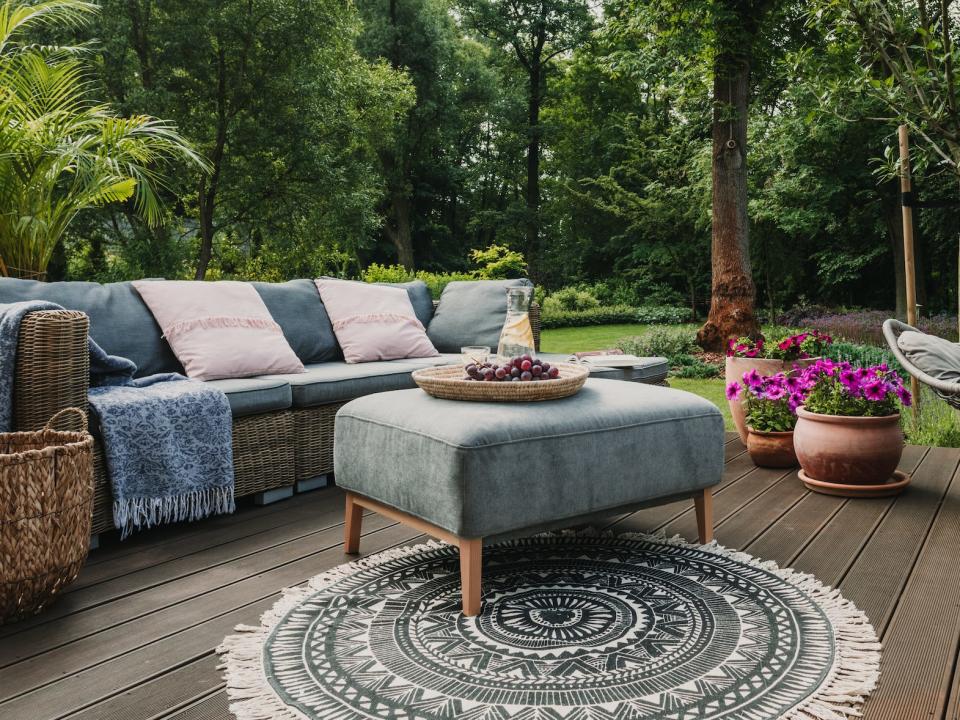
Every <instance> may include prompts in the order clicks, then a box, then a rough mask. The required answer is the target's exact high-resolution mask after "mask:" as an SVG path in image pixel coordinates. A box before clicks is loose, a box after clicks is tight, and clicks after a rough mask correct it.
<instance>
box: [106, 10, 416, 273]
mask: <svg viewBox="0 0 960 720" xmlns="http://www.w3.org/2000/svg"><path fill="white" fill-rule="evenodd" d="M103 5H104V9H105V12H104V14H103V20H102V26H101V27H100V28H99V37H100V38H102V42H103V44H104V48H105V50H106V52H105V58H106V59H105V61H104V63H103V65H102V76H103V83H104V85H105V86H106V87H107V88H108V89H109V90H110V92H111V93H112V94H113V96H114V100H115V102H116V103H117V104H119V105H120V106H121V107H124V108H128V109H130V110H138V109H140V108H154V109H155V111H158V112H163V113H164V114H166V115H167V116H169V117H172V118H174V119H175V120H176V121H177V123H178V125H179V126H180V127H181V128H182V130H183V132H184V134H186V135H187V136H188V137H189V138H190V139H192V140H194V141H195V142H196V143H197V145H198V146H199V147H200V149H201V150H202V151H203V152H204V154H205V155H206V157H208V158H209V160H210V163H211V165H212V170H211V172H210V173H209V174H208V175H205V176H202V177H201V176H199V175H193V176H189V177H184V178H183V183H182V185H181V186H180V187H179V188H178V189H177V194H178V196H179V198H178V199H179V203H178V204H177V207H178V209H179V211H180V213H181V218H179V222H180V226H181V227H180V228H177V227H176V223H174V222H171V223H170V225H168V226H167V227H166V228H165V230H164V239H165V240H166V241H167V242H170V241H171V240H170V239H171V238H175V237H176V236H177V234H178V232H177V230H179V231H180V233H183V234H184V235H185V236H186V237H188V238H189V239H190V241H191V242H192V243H195V245H196V249H195V253H196V255H195V258H196V259H195V261H194V263H193V272H192V274H193V275H194V277H196V278H198V279H202V278H204V277H206V276H207V275H208V272H209V271H210V269H211V267H213V265H214V264H216V265H218V266H219V267H218V268H217V270H218V272H219V271H225V272H230V271H236V272H240V273H242V272H244V271H243V270H242V269H240V268H239V267H238V265H240V264H243V261H242V260H241V261H239V262H236V261H234V260H233V259H232V258H233V257H234V256H236V257H240V256H246V257H247V258H255V257H256V256H257V255H262V254H267V255H270V254H273V255H274V257H272V259H271V263H272V264H274V265H277V264H282V265H283V267H282V269H277V272H278V273H280V274H291V273H297V272H301V273H306V272H312V270H311V269H310V267H311V266H315V265H316V264H317V262H316V260H317V257H318V255H319V253H320V251H321V248H323V247H329V248H330V252H339V251H355V250H356V249H357V248H358V247H360V246H361V245H363V244H365V243H367V242H369V238H370V236H371V231H372V230H373V229H374V227H375V226H376V224H377V222H378V218H377V216H376V213H375V211H374V202H373V200H374V198H376V197H377V195H378V194H379V190H380V187H379V186H380V176H379V173H378V171H377V167H376V165H377V163H376V156H375V153H374V151H373V148H374V147H375V146H376V144H377V143H379V142H380V141H381V140H382V138H383V137H384V136H385V135H386V134H388V133H390V132H392V128H393V124H394V118H395V116H396V115H397V113H398V112H401V111H403V110H405V108H406V107H408V105H409V103H410V102H411V101H412V93H411V92H410V89H409V86H408V85H407V83H406V80H405V79H404V77H403V75H402V74H401V73H397V72H395V71H393V70H391V69H390V68H389V67H388V66H386V65H384V64H382V63H370V62H369V61H367V60H366V59H364V58H363V57H362V56H361V55H360V54H359V53H358V52H357V49H356V40H357V37H358V34H359V31H360V23H359V16H358V13H357V10H356V8H355V6H354V4H353V3H352V2H343V0H313V1H311V2H286V1H285V0H220V1H219V2H215V3H196V2H192V0H164V1H163V2H159V1H158V0H104V2H103ZM124 225H125V223H119V224H118V228H119V229H120V231H121V233H123V230H124ZM218 243H222V244H223V252H222V253H221V255H222V257H221V258H219V261H227V260H229V262H226V263H225V262H219V261H218V262H217V263H214V262H213V261H214V260H217V258H215V257H214V255H215V253H216V251H217V246H218ZM231 265H232V266H233V267H230V266H231ZM317 269H320V268H317Z"/></svg>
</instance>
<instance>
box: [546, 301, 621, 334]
mask: <svg viewBox="0 0 960 720" xmlns="http://www.w3.org/2000/svg"><path fill="white" fill-rule="evenodd" d="M544 302H546V300H545V301H544ZM636 318H637V309H636V308H632V307H630V306H629V305H613V306H610V307H595V308H591V309H589V310H553V311H551V312H549V313H546V312H545V313H544V314H543V316H542V318H541V322H542V323H543V327H544V328H561V327H581V326H584V325H614V324H618V323H635V322H637V319H636Z"/></svg>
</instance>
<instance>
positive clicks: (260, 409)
mask: <svg viewBox="0 0 960 720" xmlns="http://www.w3.org/2000/svg"><path fill="white" fill-rule="evenodd" d="M207 385H209V386H211V387H214V388H217V389H218V390H220V391H221V392H223V393H225V394H226V396H227V400H229V401H230V410H231V411H232V412H233V416H234V417H241V416H243V415H256V414H258V413H266V412H275V411H277V410H286V409H287V408H289V407H290V405H291V404H292V393H291V392H290V386H289V385H288V384H287V383H285V382H284V381H283V380H273V379H267V378H231V379H229V380H208V381H207Z"/></svg>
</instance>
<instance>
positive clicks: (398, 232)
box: [384, 190, 413, 270]
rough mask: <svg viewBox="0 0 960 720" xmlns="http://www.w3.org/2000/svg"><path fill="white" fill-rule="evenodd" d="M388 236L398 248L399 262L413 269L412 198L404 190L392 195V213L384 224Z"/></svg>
mask: <svg viewBox="0 0 960 720" xmlns="http://www.w3.org/2000/svg"><path fill="white" fill-rule="evenodd" d="M384 229H385V230H386V231H387V236H388V237H389V238H390V241H391V242H392V243H393V246H394V247H395V248H396V249H397V262H399V263H400V264H401V265H403V266H404V267H405V268H406V269H407V270H413V233H412V231H411V229H410V198H408V197H407V196H406V195H405V194H404V193H403V192H402V191H400V190H396V191H393V192H392V193H391V195H390V214H389V216H388V217H387V222H386V223H385V224H384Z"/></svg>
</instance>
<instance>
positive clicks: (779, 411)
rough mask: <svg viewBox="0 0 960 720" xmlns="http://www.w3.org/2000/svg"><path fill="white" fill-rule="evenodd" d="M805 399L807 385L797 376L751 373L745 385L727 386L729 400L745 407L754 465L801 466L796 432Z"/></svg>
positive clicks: (749, 372)
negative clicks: (798, 416)
mask: <svg viewBox="0 0 960 720" xmlns="http://www.w3.org/2000/svg"><path fill="white" fill-rule="evenodd" d="M804 399H805V398H804V385H803V383H802V381H801V380H800V378H799V377H798V376H797V375H795V374H787V373H782V372H781V373H777V374H775V375H769V376H764V375H761V374H760V373H759V372H757V370H756V369H751V370H748V371H747V372H746V373H744V375H743V379H742V382H732V383H730V384H728V385H727V400H729V401H731V402H737V403H742V405H743V407H744V410H745V415H746V425H747V442H746V445H747V452H748V453H750V459H751V460H753V462H754V464H756V465H758V466H760V467H771V468H788V467H794V466H795V465H796V464H797V455H796V452H795V451H794V447H793V430H794V427H795V426H796V424H797V408H798V407H800V405H802V404H803V402H804Z"/></svg>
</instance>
